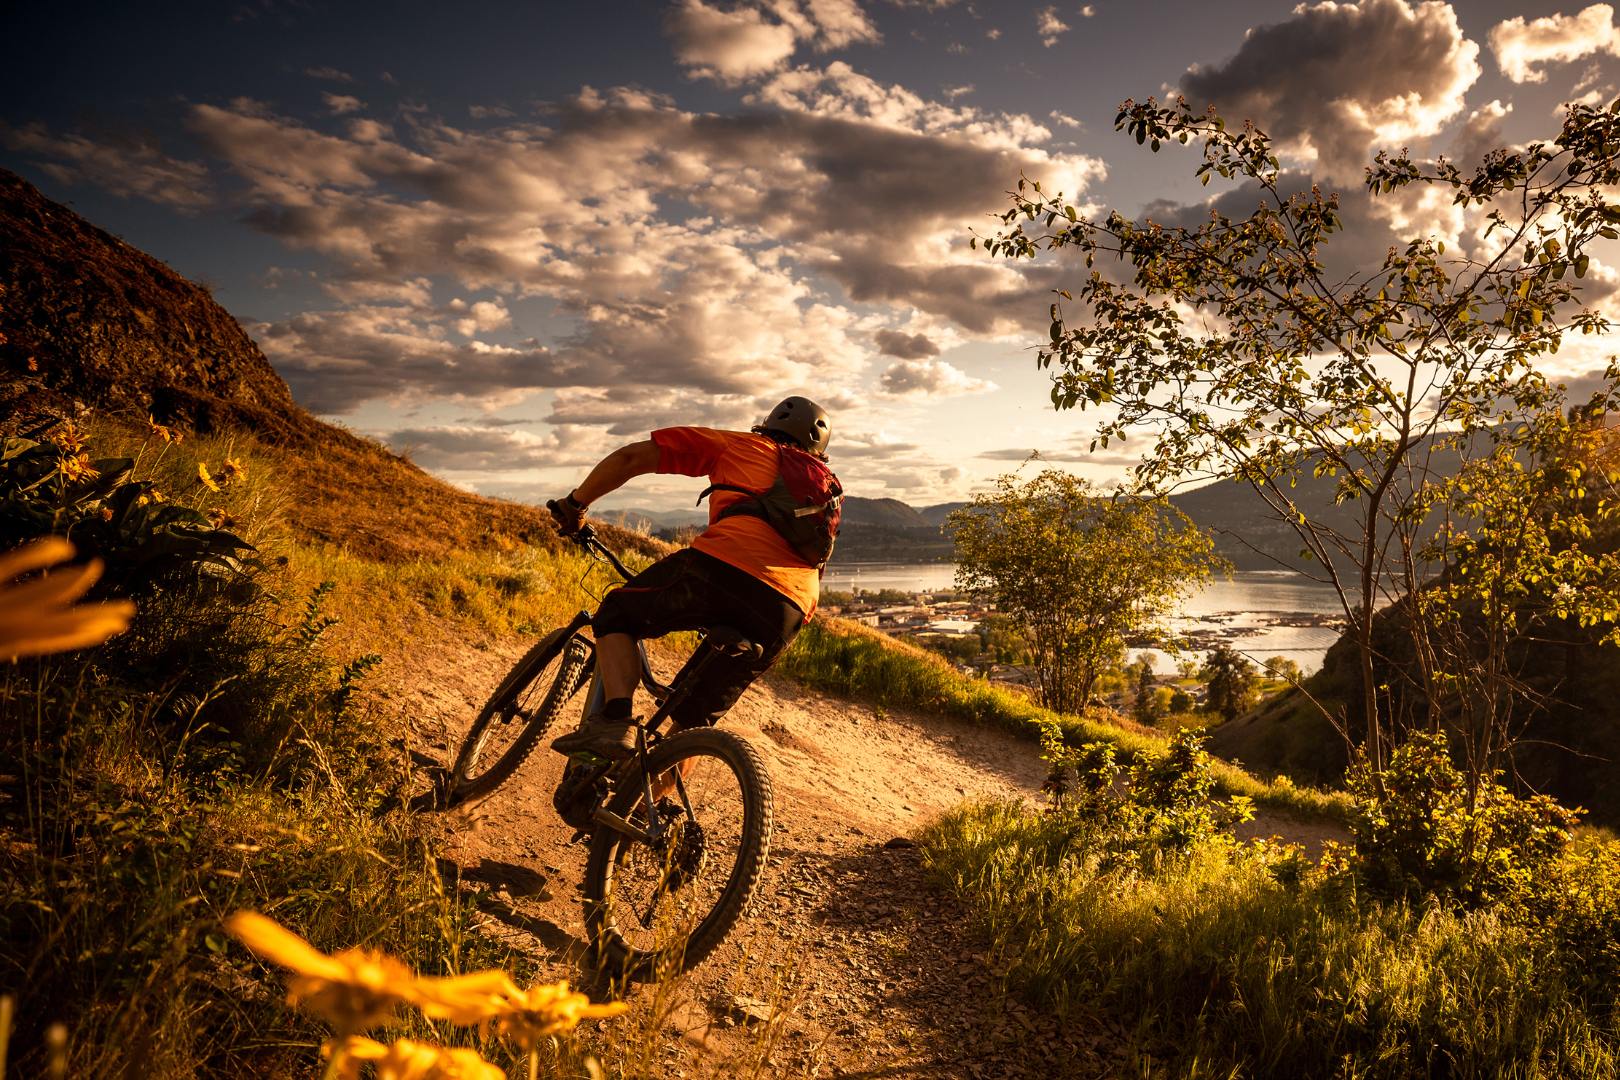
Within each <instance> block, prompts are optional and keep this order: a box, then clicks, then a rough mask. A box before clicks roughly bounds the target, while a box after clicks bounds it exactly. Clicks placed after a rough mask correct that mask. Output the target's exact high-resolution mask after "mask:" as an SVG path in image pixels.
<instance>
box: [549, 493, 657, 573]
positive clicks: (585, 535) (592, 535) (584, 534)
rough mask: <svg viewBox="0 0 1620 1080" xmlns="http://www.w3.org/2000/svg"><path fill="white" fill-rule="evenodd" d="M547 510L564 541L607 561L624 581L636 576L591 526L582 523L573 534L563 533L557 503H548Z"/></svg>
mask: <svg viewBox="0 0 1620 1080" xmlns="http://www.w3.org/2000/svg"><path fill="white" fill-rule="evenodd" d="M546 509H547V510H550V511H551V516H552V518H553V519H554V520H556V521H557V523H558V529H557V531H558V533H559V534H560V535H561V536H562V537H563V539H565V540H572V541H573V542H574V543H576V544H578V545H579V546H580V548H581V549H582V550H583V551H584V552H585V553H586V554H587V555H592V556H595V557H598V558H601V559H604V560H606V562H607V564H608V565H609V566H611V567H613V570H614V572H615V573H617V574H618V575H619V576H620V577H622V578H624V580H626V581H629V580H630V579H631V578H632V577H634V576H635V575H634V574H632V573H631V572H630V570H629V569H628V568H627V567H626V566H625V565H624V563H622V562H620V561H619V557H618V556H617V555H615V554H614V553H613V549H612V548H610V547H608V546H607V545H606V544H604V543H602V541H601V539H599V538H598V537H597V535H596V530H595V529H593V528H591V526H590V525H588V524H583V523H582V524H581V525H580V527H579V528H577V529H575V530H574V531H573V532H562V518H561V515H560V514H559V513H558V512H557V507H556V501H555V500H553V501H551V502H548V503H546Z"/></svg>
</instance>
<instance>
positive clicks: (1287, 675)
mask: <svg viewBox="0 0 1620 1080" xmlns="http://www.w3.org/2000/svg"><path fill="white" fill-rule="evenodd" d="M1261 667H1263V668H1264V669H1265V672H1266V675H1267V676H1268V677H1270V678H1273V679H1277V680H1279V681H1281V682H1285V683H1297V682H1299V680H1300V679H1301V678H1302V677H1303V674H1304V673H1303V672H1301V671H1300V668H1299V664H1298V663H1296V662H1295V661H1293V660H1290V659H1289V658H1288V657H1286V656H1272V657H1268V658H1267V660H1266V662H1265V663H1264V664H1262V665H1261Z"/></svg>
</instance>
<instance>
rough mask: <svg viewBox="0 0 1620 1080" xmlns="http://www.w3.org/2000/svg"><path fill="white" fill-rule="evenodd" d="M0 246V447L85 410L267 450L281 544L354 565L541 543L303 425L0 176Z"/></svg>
mask: <svg viewBox="0 0 1620 1080" xmlns="http://www.w3.org/2000/svg"><path fill="white" fill-rule="evenodd" d="M0 236H4V237H5V238H6V240H5V243H4V244H0V434H5V433H8V432H15V431H18V430H21V429H23V428H25V427H26V426H27V425H29V424H30V423H32V422H34V421H35V420H37V419H39V418H40V417H42V416H43V417H51V416H73V415H76V414H79V413H81V412H84V411H86V410H89V411H92V412H94V413H96V414H98V415H110V416H114V417H120V418H123V419H125V420H127V421H128V422H130V423H133V424H135V425H137V426H138V427H143V428H144V425H145V421H146V419H147V418H148V417H149V416H150V417H155V418H156V419H157V421H158V422H159V423H164V424H169V425H172V426H174V427H177V428H179V429H180V430H183V431H191V432H222V433H229V434H231V435H232V436H233V437H234V438H236V439H238V440H240V442H241V443H242V444H244V445H246V446H249V447H251V445H252V444H253V443H255V442H259V443H264V444H268V445H270V446H273V447H276V448H277V449H278V451H279V452H278V453H277V455H276V463H277V468H278V469H280V470H282V479H283V480H285V481H286V484H285V487H286V489H287V493H288V495H289V496H290V499H291V502H292V503H293V504H295V505H296V506H297V508H298V512H297V513H296V514H292V515H288V526H289V528H290V529H291V531H292V532H293V534H294V536H295V537H297V538H298V539H302V540H308V541H314V542H318V543H327V544H332V545H335V546H337V547H339V548H343V549H346V550H350V551H353V552H355V553H357V554H363V555H365V556H367V557H370V558H376V559H382V560H387V561H395V562H397V561H404V560H410V559H417V558H430V559H432V558H442V557H444V556H446V555H448V554H451V553H453V552H455V551H460V550H466V549H472V550H504V549H507V548H510V547H511V546H512V545H514V544H518V543H527V544H536V545H540V546H551V545H553V544H554V543H555V541H556V532H555V530H554V529H553V528H552V526H551V522H550V518H549V516H548V515H547V514H546V513H545V511H544V510H543V509H541V508H538V507H531V506H524V505H521V504H518V503H511V502H504V501H501V500H497V499H488V498H484V497H482V496H479V495H474V494H471V493H469V492H465V491H460V490H458V489H456V488H453V487H451V486H450V485H448V484H446V483H444V482H443V481H441V480H438V479H436V478H434V477H432V476H430V475H428V474H427V473H425V472H423V471H422V470H421V469H419V468H418V467H417V466H415V465H414V464H412V463H411V462H409V461H407V460H406V459H405V458H403V457H401V456H399V455H398V454H395V453H393V452H391V451H390V450H388V449H387V448H386V447H383V446H381V445H379V444H377V443H375V442H371V441H369V440H367V439H363V438H361V437H359V436H358V435H355V434H354V433H353V432H350V431H346V430H344V429H343V428H340V427H335V426H333V425H331V424H327V423H323V422H322V421H320V420H318V419H316V418H315V417H314V416H312V415H310V414H309V413H308V412H307V411H305V410H304V409H303V408H301V407H300V406H299V405H298V404H297V403H296V402H294V401H293V398H292V394H291V392H290V391H289V390H288V388H287V384H286V383H285V382H284V381H283V380H282V378H281V377H280V376H279V375H277V374H276V373H275V370H274V369H273V368H272V367H271V366H270V363H269V361H268V360H266V359H265V356H264V354H263V353H262V352H261V351H260V350H259V347H258V346H257V345H255V344H254V343H253V340H252V339H251V338H249V337H248V335H247V333H246V332H245V331H244V330H243V329H242V327H241V325H240V324H239V323H238V322H237V321H236V320H235V319H234V318H233V317H232V316H231V314H230V313H229V312H227V311H226V310H225V309H224V308H222V307H221V306H220V305H219V304H218V303H216V302H215V301H214V299H213V297H212V296H211V295H209V293H208V291H207V290H206V289H205V288H203V287H202V286H200V285H197V284H195V283H193V282H190V281H187V280H186V279H185V278H184V277H182V276H181V275H179V274H177V273H175V272H174V270H172V269H170V268H169V267H168V266H166V265H164V264H163V263H162V262H160V261H158V260H157V259H154V258H152V257H151V256H150V255H147V254H146V253H144V252H142V251H139V250H138V249H136V248H134V247H132V246H131V245H129V244H126V243H124V242H123V241H122V240H119V239H118V238H117V237H115V236H113V235H111V234H110V233H107V232H105V231H103V230H101V229H98V228H96V227H95V226H94V225H92V224H90V223H89V222H88V221H85V220H84V219H83V218H82V217H80V216H79V215H78V214H76V213H74V212H73V211H72V210H70V209H68V208H67V207H65V206H62V205H61V204H60V203H56V202H52V201H51V200H50V199H47V198H46V197H45V196H43V195H41V194H40V193H39V191H38V190H37V189H35V188H34V187H33V186H32V185H30V184H28V183H27V182H26V181H25V180H23V179H22V178H21V177H19V176H17V175H16V174H14V173H10V172H7V171H5V170H4V169H0ZM362 491H363V492H364V493H365V494H364V497H363V498H357V497H356V493H357V492H362ZM610 531H612V530H610ZM613 535H614V537H615V539H616V540H617V541H618V542H619V543H620V544H622V545H624V546H628V547H631V548H633V549H636V550H640V551H643V552H647V553H650V552H653V551H658V550H662V547H661V546H660V545H659V544H657V543H656V542H654V541H650V540H647V539H645V538H642V537H638V536H636V535H635V534H633V533H619V532H616V531H615V532H613Z"/></svg>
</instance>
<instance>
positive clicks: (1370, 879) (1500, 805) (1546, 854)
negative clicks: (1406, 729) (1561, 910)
mask: <svg viewBox="0 0 1620 1080" xmlns="http://www.w3.org/2000/svg"><path fill="white" fill-rule="evenodd" d="M1346 780H1347V784H1348V786H1349V789H1350V792H1351V794H1352V795H1354V796H1355V797H1356V800H1357V801H1356V812H1355V814H1354V815H1352V817H1351V829H1352V831H1353V832H1354V833H1355V837H1356V867H1357V870H1358V872H1359V874H1360V877H1361V879H1362V881H1363V883H1364V884H1366V885H1367V886H1368V887H1370V888H1372V889H1374V890H1375V891H1378V892H1380V893H1383V894H1385V895H1397V896H1422V895H1439V896H1443V897H1446V898H1450V899H1455V900H1459V901H1462V902H1465V903H1468V904H1473V905H1481V904H1492V903H1517V902H1520V901H1522V900H1523V899H1524V898H1526V897H1527V896H1528V895H1529V894H1531V893H1532V892H1535V891H1536V890H1538V889H1541V888H1545V887H1547V885H1548V883H1550V882H1553V881H1555V880H1556V878H1555V875H1553V874H1552V871H1553V869H1554V867H1556V866H1557V865H1558V863H1559V861H1560V859H1561V858H1562V857H1563V855H1564V854H1565V852H1566V851H1567V850H1568V848H1569V844H1570V841H1571V839H1572V830H1573V829H1574V827H1575V822H1576V821H1577V820H1578V818H1579V815H1578V813H1576V812H1574V811H1570V810H1566V809H1565V808H1564V807H1562V806H1559V805H1558V803H1557V802H1555V801H1554V800H1552V799H1550V798H1548V797H1546V796H1544V795H1536V796H1531V797H1528V798H1521V797H1518V796H1516V795H1514V794H1513V793H1512V792H1510V791H1508V790H1507V789H1506V788H1505V787H1503V786H1502V785H1501V784H1500V783H1498V782H1497V779H1496V777H1487V778H1485V779H1484V780H1483V781H1481V782H1480V783H1479V784H1478V785H1477V786H1476V788H1475V789H1474V790H1472V791H1470V790H1469V785H1468V783H1467V780H1466V778H1465V777H1464V775H1463V774H1462V772H1461V771H1459V770H1458V769H1457V767H1456V765H1455V764H1453V762H1452V760H1451V753H1450V749H1449V747H1448V744H1447V741H1446V737H1445V735H1443V734H1440V733H1434V734H1426V733H1422V732H1419V733H1417V734H1414V735H1412V736H1411V737H1409V738H1408V739H1407V741H1406V742H1404V743H1402V744H1401V745H1400V746H1398V747H1396V748H1395V750H1394V752H1393V753H1392V754H1391V755H1390V761H1389V765H1388V767H1387V768H1385V769H1384V770H1383V771H1382V772H1381V773H1379V774H1377V775H1376V776H1375V775H1374V774H1373V772H1372V770H1371V769H1369V768H1368V766H1367V762H1366V760H1365V759H1361V760H1357V761H1353V762H1352V763H1351V767H1350V771H1349V773H1348V775H1347V777H1346Z"/></svg>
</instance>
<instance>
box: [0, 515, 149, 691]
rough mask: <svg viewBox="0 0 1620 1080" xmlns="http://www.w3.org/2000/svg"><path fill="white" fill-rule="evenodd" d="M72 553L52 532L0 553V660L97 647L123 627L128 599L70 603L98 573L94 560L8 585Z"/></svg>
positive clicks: (129, 609)
mask: <svg viewBox="0 0 1620 1080" xmlns="http://www.w3.org/2000/svg"><path fill="white" fill-rule="evenodd" d="M73 555H74V551H73V545H72V544H70V543H68V542H67V541H66V540H63V539H61V538H59V537H55V536H48V537H45V538H44V539H42V540H35V541H34V542H33V543H30V544H24V545H23V546H22V547H20V548H17V549H16V550H15V551H12V552H9V553H7V554H5V555H0V660H14V659H16V658H18V657H21V656H43V655H45V654H47V653H57V652H66V651H68V650H69V649H82V648H85V647H87V646H90V645H99V644H101V643H102V642H103V641H106V640H107V639H108V638H110V637H112V636H113V635H114V634H116V633H119V632H120V631H122V630H123V629H124V628H125V627H127V626H128V625H129V620H130V617H131V616H132V615H134V614H135V605H134V604H132V603H130V602H129V601H128V600H118V601H114V602H111V603H105V604H80V605H79V606H78V607H73V606H72V604H73V601H75V600H77V599H78V598H79V597H81V596H83V595H84V594H85V592H87V591H88V590H89V588H90V586H92V585H94V584H95V583H96V579H97V578H99V577H101V560H99V559H92V560H91V561H89V562H87V563H85V564H84V565H83V566H70V567H66V568H63V569H59V570H54V571H51V572H49V573H46V574H44V575H43V576H41V577H37V578H35V579H33V580H31V581H25V582H22V583H21V584H16V583H14V579H15V578H18V577H20V576H21V575H23V574H27V573H30V572H32V571H35V570H44V569H46V568H47V567H52V566H56V565H57V564H58V563H63V562H66V561H67V560H69V559H71V558H73Z"/></svg>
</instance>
